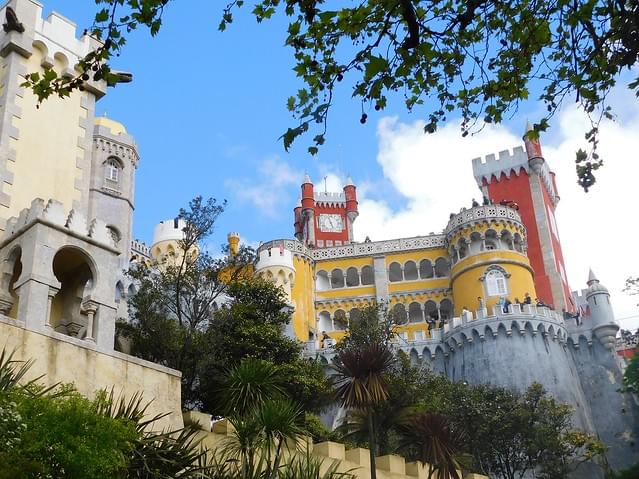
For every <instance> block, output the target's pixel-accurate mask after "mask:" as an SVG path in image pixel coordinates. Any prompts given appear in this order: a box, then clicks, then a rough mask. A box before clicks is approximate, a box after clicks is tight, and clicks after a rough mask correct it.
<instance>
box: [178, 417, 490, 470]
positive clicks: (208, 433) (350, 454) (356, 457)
mask: <svg viewBox="0 0 639 479" xmlns="http://www.w3.org/2000/svg"><path fill="white" fill-rule="evenodd" d="M184 422H185V423H189V424H193V425H196V424H197V425H199V429H200V438H201V439H202V442H201V444H202V447H204V448H206V449H209V450H211V451H214V450H215V449H217V448H218V447H224V445H225V444H226V443H227V441H226V440H225V439H226V438H227V437H228V436H231V435H233V432H234V430H233V426H232V425H231V424H230V423H229V422H228V421H227V420H222V421H218V422H216V423H214V424H213V426H212V427H211V416H210V415H208V414H202V413H192V412H189V413H185V415H184ZM292 446H295V449H296V450H297V451H298V453H301V454H305V453H306V452H307V451H308V453H310V454H311V455H312V456H313V457H314V458H316V459H319V460H320V461H321V462H322V466H321V471H320V472H321V474H324V473H325V472H326V470H327V469H328V468H329V467H330V466H331V465H333V464H335V467H336V470H337V471H338V472H348V473H350V474H353V475H354V476H355V477H356V478H358V479H369V478H370V477H371V463H370V456H369V454H370V453H369V450H368V449H362V448H351V449H349V448H347V446H345V445H344V444H341V443H337V442H321V443H317V444H313V442H312V440H311V439H310V438H308V437H304V436H300V437H299V438H298V440H297V444H292ZM292 449H293V448H292V447H291V448H290V449H286V450H285V453H284V457H285V459H284V461H286V460H287V459H286V458H288V457H290V454H291V450H292ZM375 463H376V468H375V469H376V476H377V477H378V478H379V479H426V478H428V477H429V467H428V466H427V465H424V464H422V463H418V462H406V460H405V459H404V458H403V457H401V456H397V455H394V454H393V455H387V456H380V457H377V458H376V460H375ZM460 477H461V474H460ZM464 478H465V479H487V478H486V476H480V475H478V474H472V473H469V474H465V475H464Z"/></svg>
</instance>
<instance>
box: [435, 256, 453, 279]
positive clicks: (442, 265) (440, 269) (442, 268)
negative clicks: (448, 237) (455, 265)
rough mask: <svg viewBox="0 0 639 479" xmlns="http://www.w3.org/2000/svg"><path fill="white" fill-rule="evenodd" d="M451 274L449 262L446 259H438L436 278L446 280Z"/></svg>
mask: <svg viewBox="0 0 639 479" xmlns="http://www.w3.org/2000/svg"><path fill="white" fill-rule="evenodd" d="M449 273H450V267H449V266H448V261H446V259H445V258H437V260H435V276H436V277H437V278H444V277H446V276H448V274H449Z"/></svg>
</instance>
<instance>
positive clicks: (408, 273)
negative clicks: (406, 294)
mask: <svg viewBox="0 0 639 479" xmlns="http://www.w3.org/2000/svg"><path fill="white" fill-rule="evenodd" d="M404 279H405V280H406V281H411V280H415V279H417V265H416V264H415V262H414V261H407V262H406V263H405V264H404Z"/></svg>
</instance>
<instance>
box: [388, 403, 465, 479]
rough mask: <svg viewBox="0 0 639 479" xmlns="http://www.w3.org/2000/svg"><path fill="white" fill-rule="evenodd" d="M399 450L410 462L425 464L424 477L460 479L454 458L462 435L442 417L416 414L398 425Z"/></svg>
mask: <svg viewBox="0 0 639 479" xmlns="http://www.w3.org/2000/svg"><path fill="white" fill-rule="evenodd" d="M398 431H399V433H400V444H399V448H398V449H399V450H400V452H402V453H404V454H405V455H406V456H407V457H409V458H411V459H416V460H418V461H421V462H422V463H424V464H426V463H428V464H429V470H428V478H429V479H430V478H431V477H433V474H434V475H435V476H434V477H435V479H461V476H460V475H459V473H458V472H457V470H458V469H462V464H461V462H460V461H459V459H458V457H457V455H458V454H459V453H460V452H461V450H460V448H461V446H462V444H463V442H464V437H463V433H462V432H461V430H459V429H457V428H455V427H454V426H453V425H452V424H451V422H450V421H449V420H448V418H446V417H445V416H442V415H441V414H435V413H426V412H422V413H418V414H415V415H412V416H410V417H408V418H407V420H406V421H404V422H403V423H402V424H400V425H399V427H398Z"/></svg>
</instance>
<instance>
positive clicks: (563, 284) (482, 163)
mask: <svg viewBox="0 0 639 479" xmlns="http://www.w3.org/2000/svg"><path fill="white" fill-rule="evenodd" d="M531 129H532V127H531V125H530V124H528V127H527V132H528V131H530V130H531ZM524 144H525V147H526V151H524V149H523V148H522V147H516V148H515V149H514V150H513V152H512V154H511V153H510V152H509V151H501V152H500V153H499V158H498V159H496V158H495V155H488V156H487V157H486V158H485V159H484V160H482V159H481V158H476V159H474V160H473V173H474V175H475V180H476V181H477V184H478V185H479V187H480V188H481V190H482V193H483V194H484V196H486V197H488V198H490V200H491V201H492V202H493V203H500V202H502V201H508V202H510V201H514V202H515V203H517V205H518V206H519V214H520V215H521V219H522V221H523V223H524V225H525V226H526V230H527V237H528V258H529V259H530V264H531V266H532V267H533V269H534V272H535V288H536V290H537V296H538V297H539V298H540V299H542V300H543V301H544V302H545V303H547V304H552V305H553V306H554V307H555V309H556V310H561V309H562V308H565V309H566V310H567V311H573V312H574V311H575V304H574V300H573V298H572V294H571V289H570V286H569V285H568V279H567V277H566V270H565V267H564V257H563V253H562V251H561V243H560V241H559V231H558V229H557V223H556V222H555V208H556V207H557V203H558V202H559V195H558V194H557V185H556V183H555V174H554V173H553V172H552V171H550V168H549V167H548V164H547V163H546V160H545V159H544V157H543V154H542V151H541V143H540V141H539V139H536V140H531V139H528V138H527V137H526V136H524Z"/></svg>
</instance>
